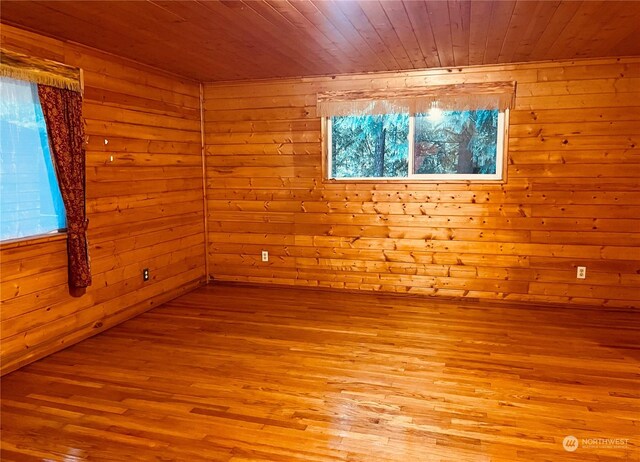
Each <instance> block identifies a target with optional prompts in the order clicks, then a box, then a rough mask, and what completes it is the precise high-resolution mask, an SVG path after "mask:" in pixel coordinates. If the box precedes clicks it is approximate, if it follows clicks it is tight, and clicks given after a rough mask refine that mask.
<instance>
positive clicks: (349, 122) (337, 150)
mask: <svg viewBox="0 0 640 462" xmlns="http://www.w3.org/2000/svg"><path fill="white" fill-rule="evenodd" d="M331 126H332V132H331V152H332V159H331V160H332V162H331V166H332V171H331V173H332V175H333V177H334V178H385V177H391V178H394V177H406V176H407V175H408V168H407V166H408V156H409V138H408V136H409V115H408V114H383V115H364V116H339V117H332V118H331Z"/></svg>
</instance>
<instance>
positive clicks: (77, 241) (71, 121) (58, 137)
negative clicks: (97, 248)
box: [38, 85, 91, 289]
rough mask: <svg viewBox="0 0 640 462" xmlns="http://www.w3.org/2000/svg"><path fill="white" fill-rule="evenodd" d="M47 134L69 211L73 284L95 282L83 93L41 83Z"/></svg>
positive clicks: (87, 284)
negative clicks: (87, 201)
mask: <svg viewBox="0 0 640 462" xmlns="http://www.w3.org/2000/svg"><path fill="white" fill-rule="evenodd" d="M38 96H39V97H40V104H41V105H42V112H43V113H44V118H45V121H46V123H47V134H48V135H49V144H50V146H51V154H52V157H53V161H54V165H55V168H56V174H57V176H58V183H59V185H60V192H61V193H62V200H63V201H64V206H65V209H66V212H67V253H68V255H69V286H70V287H71V288H77V289H80V288H84V287H88V286H90V285H91V267H90V264H89V250H88V245H87V224H88V220H87V215H86V210H85V150H84V125H83V121H82V95H81V94H80V93H79V92H76V91H72V90H67V89H64V88H55V87H51V86H48V85H38Z"/></svg>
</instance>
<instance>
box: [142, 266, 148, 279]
mask: <svg viewBox="0 0 640 462" xmlns="http://www.w3.org/2000/svg"><path fill="white" fill-rule="evenodd" d="M142 280H143V281H148V280H149V268H145V269H143V270H142Z"/></svg>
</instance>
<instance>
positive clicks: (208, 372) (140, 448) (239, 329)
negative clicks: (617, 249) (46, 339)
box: [1, 284, 640, 462]
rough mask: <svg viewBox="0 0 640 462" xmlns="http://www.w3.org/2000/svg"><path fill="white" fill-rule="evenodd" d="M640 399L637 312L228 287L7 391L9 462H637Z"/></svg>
mask: <svg viewBox="0 0 640 462" xmlns="http://www.w3.org/2000/svg"><path fill="white" fill-rule="evenodd" d="M639 384H640V312H622V311H620V312H618V311H606V310H599V309H577V308H566V307H556V308H549V307H547V308H542V307H522V306H508V305H498V304H494V305H492V304H490V303H482V304H472V303H465V304H464V305H462V304H460V303H457V302H448V301H434V300H431V299H427V298H418V297H415V298H414V297H394V296H389V295H386V296H382V295H375V294H352V293H339V292H329V291H317V290H311V289H293V288H291V289H290V288H279V287H256V286H239V285H220V284H218V285H212V286H208V287H204V288H201V289H198V290H196V291H194V292H192V293H189V294H187V295H184V296H182V297H180V298H178V299H176V300H175V301H173V302H170V303H167V304H165V305H163V306H160V307H158V308H155V309H153V310H152V311H150V312H147V313H145V314H143V315H141V316H139V317H137V318H135V319H132V320H130V321H128V322H126V323H124V324H122V325H119V326H117V327H114V328H112V329H110V330H109V331H107V332H105V333H103V334H100V335H98V336H96V337H93V338H90V339H88V340H85V341H83V342H81V343H79V344H77V345H75V346H73V347H71V348H68V349H66V350H64V351H62V352H59V353H56V354H54V355H52V356H49V357H48V358H45V359H43V360H41V361H38V362H36V363H34V364H32V365H29V366H27V367H25V368H23V369H21V370H19V371H16V372H14V373H11V374H9V375H7V376H5V377H4V378H3V379H2V381H1V385H2V416H1V417H2V448H3V451H2V459H3V460H20V461H22V460H65V461H81V460H127V461H130V460H162V461H169V460H184V461H200V460H209V461H217V460H220V461H236V462H237V461H249V460H251V461H256V460H261V461H291V460H311V461H336V460H348V461H403V462H404V461H474V462H476V461H504V462H506V461H509V462H513V461H563V460H568V461H571V460H576V461H578V460H580V461H619V460H632V461H637V460H640V386H639ZM568 435H573V436H575V437H576V438H577V439H578V443H579V447H578V449H577V450H576V451H575V452H568V451H565V450H564V449H563V445H562V442H563V439H564V438H565V436H568ZM599 438H617V439H619V440H621V441H617V442H613V443H614V445H617V446H620V447H614V448H610V447H605V446H607V445H611V443H612V442H610V441H609V442H606V441H599V440H596V439H599ZM587 439H588V440H587ZM625 439H628V441H625ZM585 440H587V441H585ZM585 444H587V446H588V447H585Z"/></svg>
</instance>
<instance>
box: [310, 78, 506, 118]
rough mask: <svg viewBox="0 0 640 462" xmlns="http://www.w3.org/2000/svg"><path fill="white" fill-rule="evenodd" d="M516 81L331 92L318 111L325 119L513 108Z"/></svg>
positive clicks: (323, 96) (324, 95)
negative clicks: (349, 116)
mask: <svg viewBox="0 0 640 462" xmlns="http://www.w3.org/2000/svg"><path fill="white" fill-rule="evenodd" d="M515 86H516V83H515V82H483V83H464V84H457V85H431V86H425V87H413V88H399V89H393V90H392V89H388V88H385V89H382V90H349V91H327V92H323V93H318V106H317V112H318V115H319V116H322V117H332V116H346V115H369V114H389V113H405V112H408V113H410V114H419V113H424V112H428V111H429V110H430V109H431V108H433V107H437V108H439V109H443V110H477V109H499V110H501V111H503V110H505V109H507V108H511V107H512V106H513V102H514V99H515Z"/></svg>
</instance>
